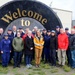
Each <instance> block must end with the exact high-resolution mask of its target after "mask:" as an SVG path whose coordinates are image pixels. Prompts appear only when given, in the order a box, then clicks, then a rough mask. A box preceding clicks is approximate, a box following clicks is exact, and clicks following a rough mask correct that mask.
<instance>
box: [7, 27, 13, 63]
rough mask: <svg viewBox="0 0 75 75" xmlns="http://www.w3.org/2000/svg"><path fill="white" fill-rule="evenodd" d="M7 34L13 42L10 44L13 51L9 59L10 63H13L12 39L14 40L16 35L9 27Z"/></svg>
mask: <svg viewBox="0 0 75 75" xmlns="http://www.w3.org/2000/svg"><path fill="white" fill-rule="evenodd" d="M7 34H8V39H9V40H10V42H11V44H10V45H11V53H10V61H9V63H11V60H12V58H13V56H14V52H13V47H12V41H13V38H14V36H13V35H12V29H11V28H8V31H7Z"/></svg>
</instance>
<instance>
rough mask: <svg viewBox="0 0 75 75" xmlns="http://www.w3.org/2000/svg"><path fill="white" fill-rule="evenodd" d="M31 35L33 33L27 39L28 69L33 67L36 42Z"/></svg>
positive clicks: (29, 33)
mask: <svg viewBox="0 0 75 75" xmlns="http://www.w3.org/2000/svg"><path fill="white" fill-rule="evenodd" d="M31 35H32V33H31V31H29V32H28V34H27V37H26V39H25V60H26V67H27V68H30V67H32V65H31V60H32V56H33V50H34V42H33V38H32V36H31Z"/></svg>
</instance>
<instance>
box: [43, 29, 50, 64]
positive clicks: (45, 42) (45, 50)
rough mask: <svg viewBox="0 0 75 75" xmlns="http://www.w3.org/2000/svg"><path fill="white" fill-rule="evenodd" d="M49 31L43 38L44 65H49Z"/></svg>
mask: <svg viewBox="0 0 75 75" xmlns="http://www.w3.org/2000/svg"><path fill="white" fill-rule="evenodd" d="M50 33H51V32H50V30H48V31H47V35H45V36H44V48H43V51H44V55H45V62H44V63H49V62H50V48H49V47H50Z"/></svg>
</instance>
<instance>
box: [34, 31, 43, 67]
mask: <svg viewBox="0 0 75 75" xmlns="http://www.w3.org/2000/svg"><path fill="white" fill-rule="evenodd" d="M43 45H44V38H43V36H42V35H41V32H40V30H38V31H37V32H36V36H35V37H34V46H35V64H36V67H39V65H40V61H41V55H42V51H43Z"/></svg>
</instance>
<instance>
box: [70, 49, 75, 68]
mask: <svg viewBox="0 0 75 75" xmlns="http://www.w3.org/2000/svg"><path fill="white" fill-rule="evenodd" d="M71 58H72V63H71V66H72V68H75V50H71Z"/></svg>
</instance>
